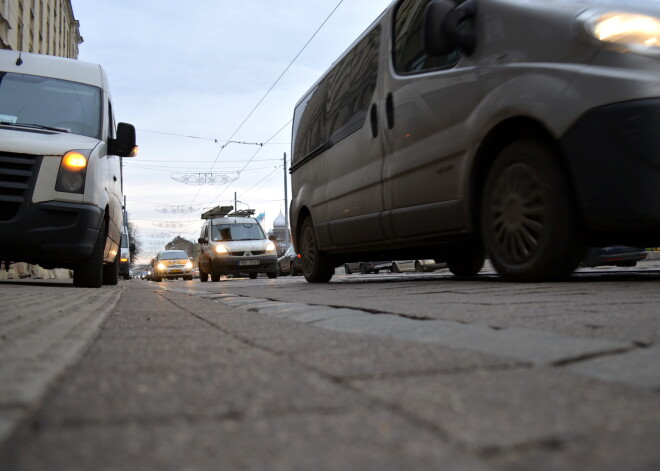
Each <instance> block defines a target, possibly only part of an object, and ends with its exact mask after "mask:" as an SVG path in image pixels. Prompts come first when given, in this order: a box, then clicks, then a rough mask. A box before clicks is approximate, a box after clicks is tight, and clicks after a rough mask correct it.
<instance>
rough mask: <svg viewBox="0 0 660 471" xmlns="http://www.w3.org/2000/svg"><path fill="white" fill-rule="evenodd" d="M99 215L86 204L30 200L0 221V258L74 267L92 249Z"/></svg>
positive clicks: (98, 223) (46, 266)
mask: <svg viewBox="0 0 660 471" xmlns="http://www.w3.org/2000/svg"><path fill="white" fill-rule="evenodd" d="M102 218H103V211H102V210H101V209H100V208H97V207H95V206H90V205H87V204H78V203H63V202H56V201H49V202H45V203H32V204H30V205H28V206H27V208H25V210H22V211H21V212H20V213H19V215H17V217H16V218H13V219H10V220H8V221H2V222H0V260H1V261H11V262H27V263H33V264H39V265H41V266H42V267H44V268H55V267H61V268H73V267H74V265H75V264H76V263H77V262H79V261H81V260H83V259H84V258H86V257H88V256H89V255H90V254H91V253H92V249H93V248H94V243H95V242H96V238H97V237H98V229H99V227H100V226H101V219H102Z"/></svg>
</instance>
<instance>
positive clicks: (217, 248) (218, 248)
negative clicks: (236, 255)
mask: <svg viewBox="0 0 660 471" xmlns="http://www.w3.org/2000/svg"><path fill="white" fill-rule="evenodd" d="M214 250H215V253H217V254H219V255H227V247H225V246H224V245H222V244H218V245H216V246H215V248H214Z"/></svg>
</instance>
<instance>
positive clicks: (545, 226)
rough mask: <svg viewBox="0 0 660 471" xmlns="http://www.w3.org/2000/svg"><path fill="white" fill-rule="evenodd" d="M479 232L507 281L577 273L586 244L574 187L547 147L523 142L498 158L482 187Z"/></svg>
mask: <svg viewBox="0 0 660 471" xmlns="http://www.w3.org/2000/svg"><path fill="white" fill-rule="evenodd" d="M481 231H482V238H483V242H484V245H485V247H486V250H487V252H488V253H489V255H490V260H491V263H492V264H493V266H494V267H495V269H496V270H497V272H498V273H499V274H500V276H501V277H503V278H505V279H508V280H512V281H552V280H559V279H564V278H566V277H567V276H569V275H570V274H571V273H572V272H573V271H574V270H575V268H576V267H577V266H578V264H579V263H580V260H581V259H582V256H583V254H584V246H583V244H582V243H581V241H580V240H579V237H578V233H579V231H578V219H577V215H576V213H575V205H574V204H573V201H572V198H571V189H570V187H569V184H568V181H567V178H566V177H565V175H564V174H563V172H562V170H561V168H560V166H559V156H558V155H557V154H556V152H555V151H554V150H553V149H552V148H551V147H550V146H549V145H546V144H544V143H541V142H539V141H536V140H530V139H524V140H519V141H515V142H513V143H511V144H509V145H508V146H506V147H505V148H504V149H503V150H502V151H501V152H500V153H499V154H498V156H497V157H496V159H495V162H494V163H493V166H492V167H491V169H490V171H489V173H488V176H487V177H486V184H485V186H484V192H483V197H482V200H481ZM450 269H451V268H450Z"/></svg>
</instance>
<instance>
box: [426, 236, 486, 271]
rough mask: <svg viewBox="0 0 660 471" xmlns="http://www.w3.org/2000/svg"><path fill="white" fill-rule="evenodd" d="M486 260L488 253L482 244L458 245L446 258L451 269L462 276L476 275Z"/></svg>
mask: <svg viewBox="0 0 660 471" xmlns="http://www.w3.org/2000/svg"><path fill="white" fill-rule="evenodd" d="M485 261H486V253H485V252H484V249H483V248H482V247H481V245H480V244H470V245H464V246H460V247H456V248H455V249H454V250H452V251H451V254H450V255H449V256H448V257H447V260H446V262H447V268H449V271H450V272H452V273H453V274H454V275H456V276H460V277H464V276H474V275H476V274H477V273H479V272H480V271H481V269H482V268H483V267H484V262H485ZM420 271H421V270H420Z"/></svg>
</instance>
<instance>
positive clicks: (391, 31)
mask: <svg viewBox="0 0 660 471" xmlns="http://www.w3.org/2000/svg"><path fill="white" fill-rule="evenodd" d="M659 127H660V3H659V2H658V0H650V1H649V0H628V1H626V2H621V1H614V0H467V1H451V0H432V1H431V0H397V1H395V2H393V3H392V4H391V5H390V7H388V8H387V9H386V11H385V12H384V13H383V14H382V15H381V16H380V17H379V18H378V19H377V20H376V21H375V22H374V23H373V24H372V25H371V26H370V27H369V29H368V30H367V31H365V32H364V33H363V34H362V36H361V37H360V38H358V39H357V41H356V42H355V43H354V44H353V45H352V46H351V47H350V48H349V49H348V50H347V51H346V52H345V53H344V54H343V55H342V56H341V57H340V58H339V59H338V60H337V61H336V62H335V63H334V64H333V66H332V67H331V68H330V70H328V71H327V72H326V73H325V75H323V76H322V77H321V78H320V79H319V80H318V82H316V84H314V85H313V86H312V88H311V89H310V90H309V91H308V92H307V93H306V94H305V95H304V96H303V98H302V99H301V100H300V101H299V102H298V104H297V106H296V108H295V111H294V118H293V136H292V162H291V169H290V173H291V179H292V193H293V198H292V202H291V225H292V232H293V234H294V241H295V246H296V251H297V252H298V253H300V254H301V255H302V261H303V272H304V275H305V277H306V278H307V280H308V281H310V282H326V281H328V280H329V279H330V278H331V276H332V273H333V268H334V267H335V266H339V265H341V264H342V263H344V262H347V261H351V260H398V259H420V258H424V259H426V258H433V259H435V261H436V262H446V263H447V265H448V267H449V268H450V270H451V271H452V272H453V273H455V274H457V275H463V276H469V275H473V274H475V273H477V272H478V271H479V270H480V269H481V267H482V265H483V263H484V257H485V255H486V254H488V256H489V257H490V260H491V262H492V264H493V266H494V267H495V269H496V270H497V271H498V272H499V274H500V275H501V276H502V277H504V278H506V279H510V280H521V281H522V280H524V281H533V280H551V279H560V278H563V277H566V276H568V275H569V274H570V273H571V272H572V271H573V270H574V269H575V267H576V266H577V265H578V263H579V262H580V260H581V258H582V256H583V254H584V248H585V247H586V246H604V245H615V244H623V245H633V246H642V247H644V246H647V247H648V246H656V245H658V242H659V241H660V191H659V190H658V188H659V185H660V183H659V182H660V132H658V129H659Z"/></svg>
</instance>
